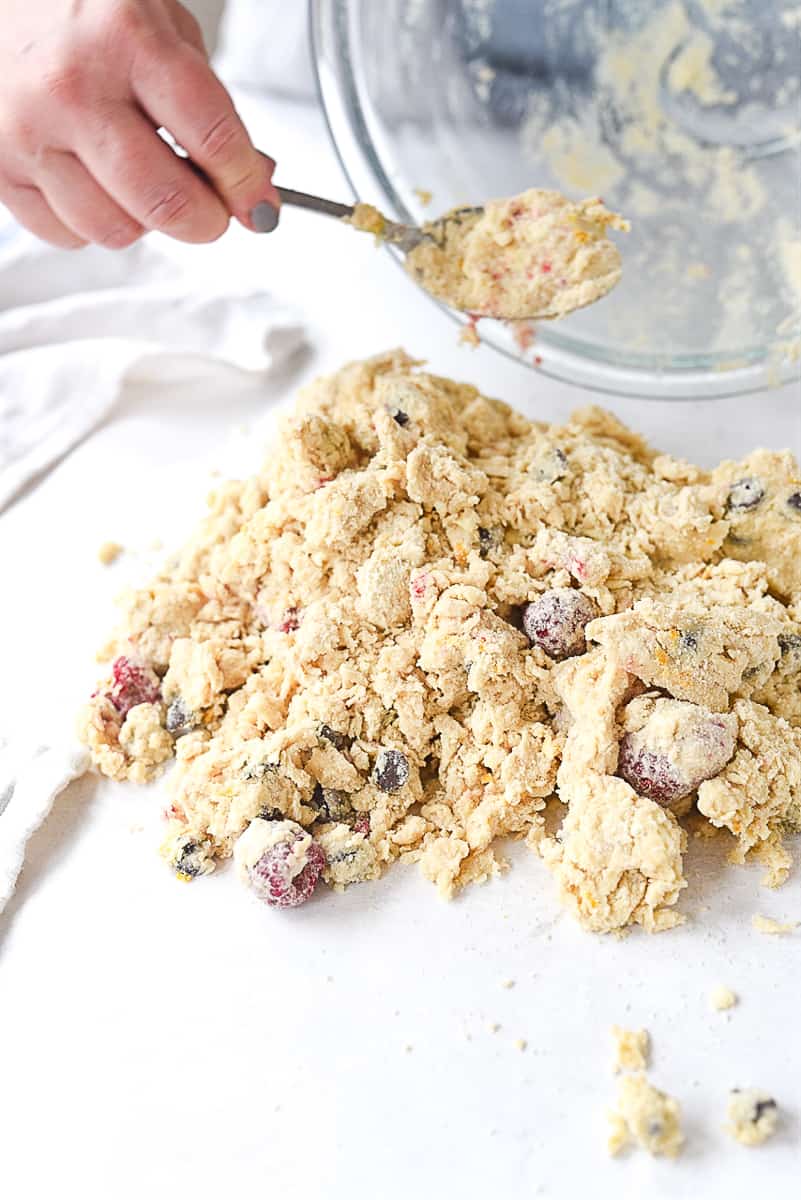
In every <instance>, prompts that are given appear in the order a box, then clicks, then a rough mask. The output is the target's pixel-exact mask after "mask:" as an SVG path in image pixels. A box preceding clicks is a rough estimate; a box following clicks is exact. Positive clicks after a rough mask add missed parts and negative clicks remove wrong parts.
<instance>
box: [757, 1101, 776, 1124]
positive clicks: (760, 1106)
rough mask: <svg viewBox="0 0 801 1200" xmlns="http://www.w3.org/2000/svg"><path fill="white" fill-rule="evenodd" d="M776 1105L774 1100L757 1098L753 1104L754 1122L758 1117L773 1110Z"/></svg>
mask: <svg viewBox="0 0 801 1200" xmlns="http://www.w3.org/2000/svg"><path fill="white" fill-rule="evenodd" d="M778 1107H779V1106H778V1104H777V1103H776V1101H775V1100H771V1099H767V1100H757V1102H756V1104H755V1105H754V1122H755V1123H756V1122H757V1121H758V1120H759V1118H760V1117H764V1115H765V1113H766V1112H773V1111H774V1110H775V1109H777V1108H778Z"/></svg>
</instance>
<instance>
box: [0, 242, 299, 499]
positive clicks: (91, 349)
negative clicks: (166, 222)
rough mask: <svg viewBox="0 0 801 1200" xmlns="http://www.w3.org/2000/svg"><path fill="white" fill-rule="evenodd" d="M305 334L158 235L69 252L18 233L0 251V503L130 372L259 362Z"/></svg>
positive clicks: (178, 373)
mask: <svg viewBox="0 0 801 1200" xmlns="http://www.w3.org/2000/svg"><path fill="white" fill-rule="evenodd" d="M78 281H80V290H76V284H77V282H78ZM302 342H303V333H302V329H301V326H300V323H299V322H298V320H297V319H296V317H295V316H294V315H293V314H292V313H290V312H288V311H287V310H286V309H285V308H283V307H282V306H281V305H280V304H278V303H277V302H276V301H275V299H274V298H273V297H272V296H270V295H269V294H268V293H266V292H264V291H261V290H256V289H254V288H253V286H252V285H248V286H247V287H245V288H242V287H241V286H240V287H239V288H237V286H235V285H233V286H232V285H227V284H212V285H211V286H210V285H209V283H208V280H205V279H202V278H199V277H196V276H195V275H193V274H192V273H190V272H187V271H186V270H185V269H182V268H181V267H180V266H179V265H178V264H177V262H176V261H175V260H174V259H173V258H171V257H170V256H169V255H168V254H166V253H163V252H162V251H161V250H160V248H159V247H158V245H156V244H153V243H150V242H147V241H145V242H142V243H139V244H138V245H135V246H132V247H131V248H130V249H129V250H126V251H124V252H122V253H114V252H111V251H106V250H101V249H99V248H98V247H94V246H93V247H88V248H86V249H85V250H81V251H79V252H78V253H77V254H76V253H74V252H69V251H62V250H55V249H53V248H52V247H49V246H45V245H44V244H43V243H41V242H38V241H36V240H35V239H34V238H32V237H29V236H28V235H25V234H20V235H18V236H17V237H15V238H14V239H13V240H12V242H11V244H10V245H8V246H7V248H6V249H5V251H3V252H0V511H2V509H3V508H4V507H5V506H6V505H7V504H8V503H9V502H10V501H11V500H12V499H13V497H14V496H15V495H16V494H17V493H18V492H19V491H20V490H21V489H22V488H23V487H24V486H25V485H26V484H27V483H28V482H30V480H31V479H33V478H34V477H35V476H37V475H39V474H41V473H42V472H43V471H44V470H46V469H47V468H48V467H50V466H51V465H52V464H53V463H54V462H56V461H57V460H58V459H59V458H60V457H61V456H62V455H63V454H65V453H66V452H67V451H68V450H69V449H70V448H71V447H72V446H74V445H75V444H76V443H77V442H78V441H80V439H81V438H83V437H84V436H85V435H86V434H87V433H88V432H89V431H90V430H91V429H92V428H94V427H95V426H96V425H97V424H98V423H99V422H100V421H101V420H102V419H103V417H105V416H106V414H107V413H109V412H110V410H111V409H112V408H113V406H114V404H115V402H116V400H117V398H118V396H119V394H120V390H121V388H122V385H123V383H124V381H125V380H126V379H128V378H131V377H137V378H142V377H145V378H149V379H155V380H163V379H165V378H175V377H187V376H190V377H193V376H195V375H197V374H199V373H202V374H204V375H208V374H209V373H210V372H222V373H227V372H230V371H231V370H238V371H243V370H244V371H255V372H264V371H267V370H269V369H270V368H272V367H276V366H279V365H281V364H283V363H284V362H286V360H287V359H288V358H289V357H290V356H291V355H292V354H293V353H294V352H295V351H296V350H297V349H298V348H299V347H300V346H301V345H302Z"/></svg>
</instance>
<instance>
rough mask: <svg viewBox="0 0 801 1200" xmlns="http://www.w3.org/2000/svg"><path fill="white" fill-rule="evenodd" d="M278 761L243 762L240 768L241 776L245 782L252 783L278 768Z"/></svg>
mask: <svg viewBox="0 0 801 1200" xmlns="http://www.w3.org/2000/svg"><path fill="white" fill-rule="evenodd" d="M278 765H279V764H278V763H274V762H251V763H245V765H244V767H243V768H242V778H243V779H244V780H245V781H246V782H247V783H254V782H258V781H260V780H262V779H264V777H265V775H269V774H271V773H272V772H273V771H277V770H278Z"/></svg>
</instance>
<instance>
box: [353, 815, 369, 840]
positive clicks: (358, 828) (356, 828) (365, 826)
mask: <svg viewBox="0 0 801 1200" xmlns="http://www.w3.org/2000/svg"><path fill="white" fill-rule="evenodd" d="M353 832H354V833H363V834H364V836H365V837H369V836H370V814H369V813H359V815H358V817H357V818H356V820H355V821H354V822H353Z"/></svg>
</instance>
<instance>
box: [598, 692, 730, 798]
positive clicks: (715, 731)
mask: <svg viewBox="0 0 801 1200" xmlns="http://www.w3.org/2000/svg"><path fill="white" fill-rule="evenodd" d="M633 703H634V704H637V701H636V700H635V701H634V702H633ZM663 715H666V716H667V717H668V718H669V719H670V720H671V721H672V722H673V723H674V724H675V733H674V734H673V735H672V736H673V741H672V742H670V743H669V744H668V745H667V746H666V745H665V737H664V734H660V723H661V719H662V716H663ZM736 741H737V720H736V718H735V717H733V716H731V715H729V714H726V713H711V712H709V711H708V710H706V709H704V708H701V707H700V706H699V705H697V704H690V703H688V702H687V701H685V700H668V699H664V698H663V699H659V700H657V701H656V703H655V704H654V706H653V710H652V713H651V715H650V716H649V718H648V720H646V721H645V723H644V725H643V726H642V728H641V729H638V730H637V731H636V732H634V733H627V734H626V735H625V736H624V737H623V739H622V741H621V743H620V749H619V753H618V764H617V773H618V775H620V776H621V777H622V778H623V779H625V780H626V783H628V784H630V785H631V787H633V788H634V790H635V792H637V793H638V795H640V796H647V797H648V799H649V800H655V801H656V802H657V804H664V805H668V804H673V803H674V802H675V801H677V800H682V799H683V798H684V797H685V796H689V795H690V793H691V792H694V791H695V790H696V788H697V787H698V786H699V784H701V783H703V782H704V780H705V779H713V778H714V777H715V776H716V775H719V774H720V772H721V771H722V770H723V768H724V767H725V766H726V763H727V762H729V760H730V759H731V757H732V755H733V754H734V750H735V747H736Z"/></svg>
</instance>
